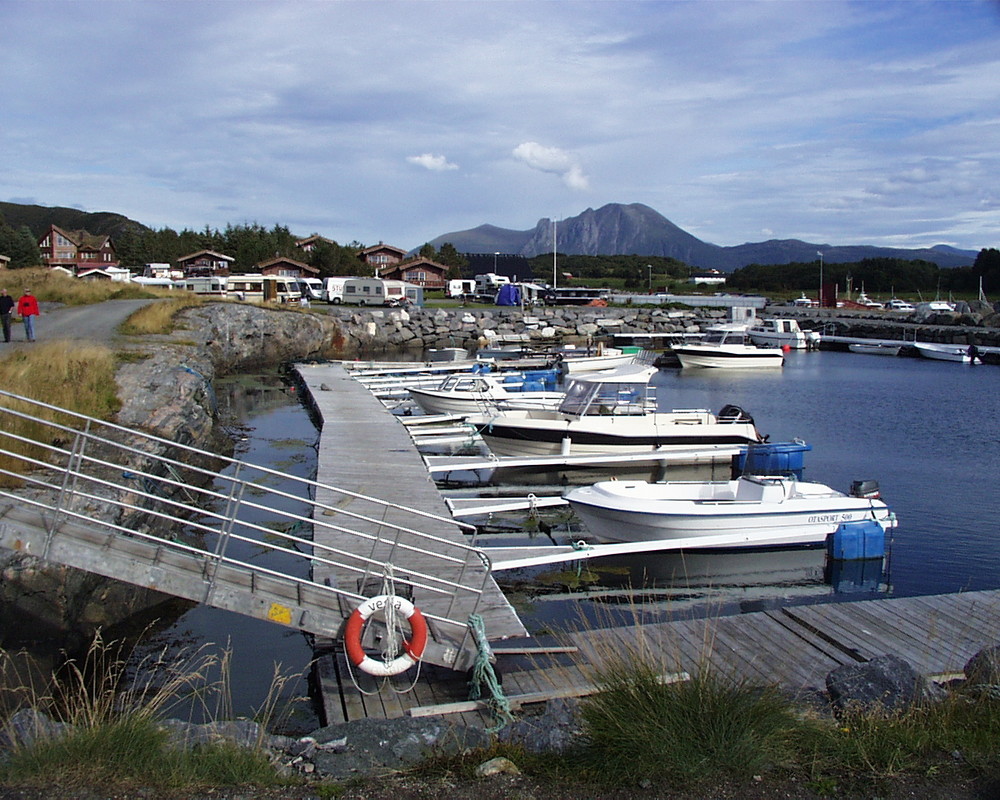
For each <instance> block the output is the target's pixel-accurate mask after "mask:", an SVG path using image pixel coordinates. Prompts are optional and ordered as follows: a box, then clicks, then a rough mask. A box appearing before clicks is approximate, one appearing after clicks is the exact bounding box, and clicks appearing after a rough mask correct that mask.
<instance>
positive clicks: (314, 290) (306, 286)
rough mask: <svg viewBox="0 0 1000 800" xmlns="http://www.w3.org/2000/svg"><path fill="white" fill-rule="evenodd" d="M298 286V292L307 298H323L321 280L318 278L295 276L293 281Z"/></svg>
mask: <svg viewBox="0 0 1000 800" xmlns="http://www.w3.org/2000/svg"><path fill="white" fill-rule="evenodd" d="M295 283H296V285H297V286H298V287H299V294H301V295H302V296H303V297H305V298H308V299H309V300H325V299H326V298H325V296H324V294H323V281H321V280H320V279H319V278H297V279H296V281H295Z"/></svg>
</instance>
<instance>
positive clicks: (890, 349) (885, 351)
mask: <svg viewBox="0 0 1000 800" xmlns="http://www.w3.org/2000/svg"><path fill="white" fill-rule="evenodd" d="M900 347H901V345H890V344H849V345H847V349H848V350H850V351H851V352H852V353H862V354H864V355H869V356H898V355H899V350H900Z"/></svg>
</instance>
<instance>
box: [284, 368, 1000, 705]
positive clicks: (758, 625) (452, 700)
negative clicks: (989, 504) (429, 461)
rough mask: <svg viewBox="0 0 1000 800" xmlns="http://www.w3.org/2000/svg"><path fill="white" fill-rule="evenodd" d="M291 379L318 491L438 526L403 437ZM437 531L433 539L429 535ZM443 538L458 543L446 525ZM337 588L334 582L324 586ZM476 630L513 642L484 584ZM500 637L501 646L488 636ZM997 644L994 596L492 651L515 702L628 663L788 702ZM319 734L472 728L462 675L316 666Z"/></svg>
mask: <svg viewBox="0 0 1000 800" xmlns="http://www.w3.org/2000/svg"><path fill="white" fill-rule="evenodd" d="M299 372H300V374H301V375H302V377H303V379H304V380H305V382H306V385H307V386H308V387H309V390H310V392H311V393H312V396H313V399H314V401H315V404H316V407H317V408H318V410H319V411H320V413H321V415H322V417H323V434H322V437H321V444H320V453H319V467H318V470H319V474H318V476H317V480H318V481H319V482H320V483H330V484H332V485H336V486H339V487H344V488H353V489H355V490H357V491H359V492H362V493H365V494H369V495H375V496H378V495H380V494H381V495H382V496H383V497H386V498H391V499H393V500H394V501H396V502H399V503H401V504H405V505H409V506H414V507H417V508H421V509H424V510H427V511H431V512H433V513H435V514H441V515H442V516H447V514H448V510H447V506H446V505H445V503H444V501H443V499H442V498H441V496H440V494H439V493H438V491H437V489H436V488H435V486H434V484H433V482H432V481H431V480H430V478H429V476H428V474H427V470H426V467H425V466H424V464H423V462H422V461H421V459H420V457H419V455H418V454H417V453H416V450H415V448H414V446H413V444H412V442H411V440H410V439H409V437H408V435H407V434H406V431H405V428H404V426H403V425H402V424H400V423H399V422H398V421H397V420H395V419H392V418H391V417H390V416H389V415H388V414H387V412H386V411H385V409H384V408H383V407H382V406H381V405H380V404H379V403H378V401H377V400H375V399H374V398H373V397H372V395H371V394H370V393H369V392H368V391H367V390H365V389H364V387H362V386H361V385H360V384H358V383H357V382H356V381H354V380H353V379H351V378H350V377H349V376H348V375H347V373H346V372H345V371H344V370H343V369H341V368H339V367H337V365H320V366H302V367H299ZM439 532H440V531H439ZM452 535H455V536H461V534H460V532H459V531H458V529H457V528H456V529H455V531H454V533H453V534H452ZM328 577H329V579H330V580H337V579H338V578H337V576H336V575H332V574H331V575H330V576H328ZM484 608H485V609H486V611H487V613H488V618H487V623H486V627H487V631H488V634H489V636H490V638H491V639H492V640H496V639H508V637H519V636H522V635H523V633H524V631H523V628H522V626H521V623H520V621H519V620H518V618H517V616H516V614H515V613H514V611H513V609H512V608H511V607H510V605H509V603H508V602H507V601H506V599H505V598H503V595H502V593H501V592H500V590H499V589H498V588H497V587H496V584H495V583H492V581H491V582H490V589H489V599H488V602H487V603H485V604H484ZM498 632H500V633H499V635H498ZM997 641H1000V591H980V592H968V593H961V594H949V595H936V596H930V597H909V598H889V599H878V600H863V601H853V602H840V603H822V604H813V605H795V606H787V607H784V608H777V609H770V610H766V611H757V612H752V613H747V614H739V615H735V616H728V617H711V616H710V617H708V618H706V619H698V620H689V619H676V620H667V621H662V622H653V623H645V624H641V625H640V624H638V623H637V624H634V625H627V626H623V627H605V628H600V629H597V630H589V631H575V632H574V631H565V632H561V633H555V634H553V635H552V636H551V637H545V639H544V641H541V642H540V641H538V640H536V639H531V638H523V639H513V638H510V639H508V641H503V642H498V641H494V642H493V646H494V649H495V652H496V662H497V668H498V670H499V671H500V672H501V673H502V675H503V689H504V692H505V694H506V695H507V696H508V698H510V699H511V700H512V701H513V705H514V707H515V708H516V707H518V705H519V704H520V702H525V703H527V702H539V701H541V700H544V699H545V698H548V697H556V696H567V695H574V694H578V693H580V692H585V691H587V687H588V686H589V685H591V684H592V683H593V682H594V681H595V679H596V676H597V674H598V672H599V671H600V669H601V666H602V664H606V663H608V659H609V658H615V657H619V656H626V657H628V656H629V654H633V653H634V654H638V655H640V656H641V657H643V658H644V659H646V660H647V661H649V662H650V663H653V664H657V665H659V666H660V667H661V668H662V670H663V671H664V672H681V671H686V672H689V673H694V672H697V671H698V670H699V669H700V668H702V667H703V666H705V665H708V666H710V668H711V669H712V671H713V672H714V673H715V674H718V675H723V676H727V677H731V678H734V679H736V680H742V681H747V682H749V683H753V684H766V685H777V686H781V687H783V688H785V689H787V690H790V691H802V692H814V691H822V690H824V687H825V678H826V675H827V673H828V672H830V671H831V670H833V669H835V668H836V667H838V666H840V665H842V664H852V663H860V662H863V661H866V660H868V659H870V658H872V657H874V656H876V655H881V654H886V653H891V654H895V655H898V656H900V657H902V658H904V659H906V660H907V661H909V662H910V663H912V664H913V666H914V667H915V668H916V669H917V670H918V671H920V672H922V673H924V674H926V675H932V676H933V675H945V674H949V673H960V672H961V671H962V668H963V667H964V665H965V663H966V661H967V660H968V659H969V658H970V657H971V656H972V655H974V654H975V653H976V652H977V651H978V650H980V649H981V648H982V647H985V646H987V645H991V644H994V643H996V642H997ZM317 675H318V676H319V683H320V686H321V691H322V695H323V704H324V710H325V715H326V721H327V722H328V723H329V724H332V723H335V722H343V721H348V720H353V719H360V718H364V717H380V718H397V717H402V716H407V715H414V716H416V715H422V714H425V713H428V712H435V713H438V712H441V711H442V707H443V709H444V710H445V711H447V712H453V718H454V719H455V721H456V722H459V721H461V722H465V723H468V724H483V722H484V721H485V720H487V715H486V713H485V711H482V710H479V711H476V710H469V705H468V703H466V702H465V701H466V700H467V698H468V688H469V687H468V684H467V678H466V675H465V674H464V673H458V672H455V671H452V670H448V669H443V668H441V667H435V666H432V665H428V664H421V665H420V667H419V669H414V670H411V671H410V672H407V673H404V674H403V675H401V676H398V677H396V678H393V679H391V681H385V682H383V681H381V680H376V679H373V678H371V677H370V676H368V675H364V674H361V673H358V672H357V671H354V672H353V673H352V672H351V670H350V669H349V667H348V664H347V662H346V660H345V658H344V656H343V654H342V652H341V651H340V650H339V649H334V650H332V651H330V652H328V653H326V654H324V655H322V656H321V657H320V658H319V660H318V666H317Z"/></svg>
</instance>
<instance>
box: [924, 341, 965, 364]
mask: <svg viewBox="0 0 1000 800" xmlns="http://www.w3.org/2000/svg"><path fill="white" fill-rule="evenodd" d="M913 346H914V347H916V348H917V352H918V353H920V355H921V356H923V357H924V358H931V359H934V360H935V361H954V362H956V363H959V364H968V363H970V362H971V361H972V359H971V358H970V357H969V351H968V348H966V347H962V346H956V345H942V344H925V343H924V342H914V343H913Z"/></svg>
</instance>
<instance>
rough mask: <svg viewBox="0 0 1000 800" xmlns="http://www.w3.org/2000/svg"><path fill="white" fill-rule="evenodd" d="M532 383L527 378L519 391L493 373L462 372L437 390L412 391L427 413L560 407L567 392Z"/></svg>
mask: <svg viewBox="0 0 1000 800" xmlns="http://www.w3.org/2000/svg"><path fill="white" fill-rule="evenodd" d="M532 383H533V382H532V381H530V380H525V381H523V382H522V383H520V384H519V385H516V390H515V385H514V384H507V385H505V384H504V383H503V382H501V381H500V380H498V379H497V378H495V377H493V376H492V375H487V374H479V373H459V374H455V375H449V376H448V377H447V378H445V379H444V380H443V381H441V383H440V384H439V385H438V386H437V387H435V388H433V389H430V388H425V387H411V388H410V389H409V392H410V397H412V398H413V400H414V402H416V404H417V405H418V406H420V407H421V408H422V409H423V410H424V413H425V414H474V415H493V414H496V413H498V412H500V411H504V410H509V409H518V408H540V409H541V408H547V409H553V410H554V409H556V408H558V407H559V404H560V403H561V402H562V401H563V397H564V396H565V393H564V392H554V391H544V390H536V389H532V388H531V384H532ZM539 385H540V384H539Z"/></svg>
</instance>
